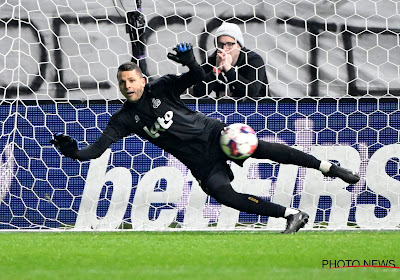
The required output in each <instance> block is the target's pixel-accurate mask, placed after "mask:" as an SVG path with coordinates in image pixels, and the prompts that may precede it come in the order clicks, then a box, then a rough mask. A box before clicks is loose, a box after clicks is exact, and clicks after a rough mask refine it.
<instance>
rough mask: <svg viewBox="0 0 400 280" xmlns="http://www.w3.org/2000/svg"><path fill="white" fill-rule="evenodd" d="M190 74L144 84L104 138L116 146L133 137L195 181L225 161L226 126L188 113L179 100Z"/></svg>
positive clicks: (111, 119)
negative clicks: (180, 166)
mask: <svg viewBox="0 0 400 280" xmlns="http://www.w3.org/2000/svg"><path fill="white" fill-rule="evenodd" d="M190 74H191V73H190V72H188V73H184V74H182V75H180V76H177V75H166V76H163V77H161V78H160V79H157V80H155V81H153V82H152V83H149V84H147V85H146V86H145V88H144V92H143V95H142V97H141V98H140V99H139V100H138V101H137V102H136V103H131V102H128V101H126V102H125V103H124V104H123V105H122V107H121V108H120V109H119V110H118V111H117V112H115V113H114V114H113V115H112V117H111V118H110V120H109V122H108V124H107V127H106V128H105V130H104V132H103V135H105V136H107V137H108V138H110V139H111V140H112V142H117V141H118V140H120V139H122V138H124V137H126V136H128V135H130V134H132V133H135V134H136V135H138V136H141V137H142V138H144V139H146V140H148V141H149V142H151V143H153V144H155V145H156V146H158V147H160V148H162V149H164V150H165V151H167V152H168V153H170V154H172V155H174V156H175V157H176V158H177V159H179V160H180V161H181V162H182V163H184V164H185V165H186V166H188V167H189V168H190V169H191V170H192V173H193V175H194V176H195V177H203V175H204V174H203V173H204V171H207V170H208V169H209V167H210V166H212V165H213V164H214V163H215V161H216V160H219V159H222V160H224V161H226V157H225V156H224V155H223V154H222V152H221V151H220V148H219V145H218V139H219V135H220V131H221V130H222V129H223V127H224V126H226V125H225V124H224V123H222V122H220V121H219V120H218V119H214V118H209V117H207V116H206V115H204V114H203V113H200V112H195V111H193V110H191V109H189V108H188V107H187V106H186V105H185V104H184V103H183V101H182V100H181V99H180V97H179V96H180V94H181V93H182V92H183V91H184V90H186V88H188V87H190V86H191V85H192V82H193V81H192V80H193V79H192V78H191V76H190ZM204 169H207V170H204ZM208 171H209V170H208ZM196 175H197V176H196Z"/></svg>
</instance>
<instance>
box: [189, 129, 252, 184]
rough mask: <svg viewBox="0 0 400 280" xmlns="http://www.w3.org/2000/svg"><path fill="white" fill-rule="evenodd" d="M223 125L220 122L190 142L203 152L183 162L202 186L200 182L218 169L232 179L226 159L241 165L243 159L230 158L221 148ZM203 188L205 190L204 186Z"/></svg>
mask: <svg viewBox="0 0 400 280" xmlns="http://www.w3.org/2000/svg"><path fill="white" fill-rule="evenodd" d="M225 126H226V124H224V123H221V124H220V125H217V126H215V127H214V128H213V129H212V130H210V132H208V133H206V134H205V135H203V136H202V137H201V138H199V139H196V140H195V141H194V142H192V143H191V145H194V146H193V147H195V149H196V150H199V151H203V153H199V155H197V156H194V157H193V158H192V159H191V160H188V162H183V163H184V164H186V166H187V167H188V168H189V169H190V171H191V172H192V174H193V176H194V177H195V178H196V179H197V180H198V181H199V183H200V186H202V182H205V181H207V179H208V178H210V177H211V176H212V175H213V174H215V173H217V172H219V171H222V172H224V173H226V174H227V175H228V176H229V179H230V180H231V181H232V180H233V178H234V176H233V173H232V170H231V168H230V166H229V165H228V163H227V161H228V160H232V161H234V162H235V163H237V164H238V165H240V166H242V165H243V162H244V160H233V159H230V158H229V157H228V156H227V155H225V153H224V152H223V151H222V149H221V146H220V143H219V141H220V140H219V139H220V136H221V131H222V129H223V128H224V127H225ZM203 185H204V184H203ZM202 188H203V187H202ZM203 190H204V191H205V192H207V191H206V190H205V189H204V188H203Z"/></svg>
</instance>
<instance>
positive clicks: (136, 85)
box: [118, 70, 146, 103]
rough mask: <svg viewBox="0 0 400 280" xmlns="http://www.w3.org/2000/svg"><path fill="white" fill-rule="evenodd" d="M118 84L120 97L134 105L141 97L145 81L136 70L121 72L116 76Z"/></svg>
mask: <svg viewBox="0 0 400 280" xmlns="http://www.w3.org/2000/svg"><path fill="white" fill-rule="evenodd" d="M118 84H119V90H120V91H121V93H122V95H123V96H125V98H126V99H127V100H128V101H129V102H133V103H134V102H136V101H138V100H139V99H140V98H141V97H142V95H143V91H144V86H145V85H146V79H145V78H143V77H142V75H141V74H140V73H139V72H138V71H136V70H132V71H121V72H119V74H118Z"/></svg>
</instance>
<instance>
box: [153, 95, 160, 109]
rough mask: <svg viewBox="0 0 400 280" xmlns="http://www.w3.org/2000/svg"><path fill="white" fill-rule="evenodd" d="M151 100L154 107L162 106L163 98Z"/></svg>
mask: <svg viewBox="0 0 400 280" xmlns="http://www.w3.org/2000/svg"><path fill="white" fill-rule="evenodd" d="M151 101H152V102H153V108H154V109H157V108H158V106H160V104H161V100H160V99H157V98H152V99H151Z"/></svg>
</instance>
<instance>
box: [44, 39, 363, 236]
mask: <svg viewBox="0 0 400 280" xmlns="http://www.w3.org/2000/svg"><path fill="white" fill-rule="evenodd" d="M173 50H174V51H175V52H174V53H168V58H169V59H171V60H173V61H175V62H177V63H180V64H182V65H185V66H187V67H188V68H189V71H188V72H186V73H183V74H182V75H171V74H170V75H165V76H163V77H161V78H159V79H156V80H154V81H152V82H151V83H148V84H146V80H145V78H143V76H142V72H141V70H140V68H139V67H138V66H137V65H136V64H134V63H132V62H127V63H124V64H122V65H120V66H119V68H118V73H117V78H118V84H119V89H120V91H121V93H122V94H123V95H124V97H125V98H126V101H125V102H124V104H123V105H122V106H121V108H120V109H119V110H118V111H117V112H115V113H114V114H113V115H112V116H111V118H110V120H109V122H108V124H107V126H106V128H105V129H104V131H103V133H102V134H101V135H100V136H99V138H97V140H96V141H95V142H94V143H93V144H91V145H88V146H86V147H84V148H82V149H79V148H78V144H77V141H76V140H75V139H73V138H71V137H70V136H68V135H65V134H56V135H54V139H53V140H51V143H52V144H54V145H55V146H56V147H57V148H59V150H60V151H61V153H62V154H63V155H65V156H66V157H69V158H72V159H77V160H89V159H94V158H98V157H100V156H101V155H102V154H103V152H104V151H105V150H106V149H107V148H108V147H109V146H110V145H111V144H113V143H115V142H117V141H118V140H120V139H122V138H124V137H126V136H128V135H130V134H132V133H135V134H136V135H138V136H140V137H142V138H144V139H146V140H148V141H149V142H151V143H153V144H155V145H157V146H158V147H160V148H162V149H164V150H165V151H166V152H168V153H170V154H172V155H174V156H175V157H176V158H177V159H179V160H180V161H181V162H182V163H183V164H185V165H186V166H187V167H188V168H189V169H190V170H191V172H192V174H193V176H194V177H195V178H196V179H197V180H198V181H199V184H200V186H201V188H202V189H203V190H204V192H206V193H207V194H208V195H210V196H212V197H214V198H215V199H216V200H217V201H218V202H219V203H222V204H224V205H226V206H229V207H232V208H234V209H237V210H239V211H242V212H247V213H250V214H257V215H263V216H271V217H282V218H286V220H287V225H286V229H285V230H284V231H283V233H295V232H297V231H298V230H299V229H300V228H302V227H303V226H304V225H305V224H306V223H307V222H308V218H309V216H308V215H307V214H306V213H305V212H302V211H299V210H297V209H294V208H289V207H288V208H286V207H284V206H281V205H278V204H275V203H272V202H269V201H266V200H264V199H262V198H260V197H257V196H254V195H250V194H243V193H238V192H236V191H235V190H234V189H233V188H232V186H231V184H230V182H231V181H232V179H233V173H232V171H231V169H230V167H229V165H228V164H227V160H232V161H234V162H236V163H237V164H239V165H242V164H243V161H244V160H235V159H230V158H228V157H227V156H226V155H225V153H223V151H222V150H221V147H220V144H219V138H220V135H221V131H222V130H223V129H224V127H226V126H227V125H226V124H225V123H222V122H221V121H219V120H218V119H215V118H210V117H207V116H205V115H204V114H202V113H200V112H195V111H192V110H191V109H189V108H188V107H187V106H186V105H185V104H184V102H183V101H182V100H181V99H180V95H181V94H182V93H183V92H184V91H185V90H186V89H187V88H189V87H191V86H192V85H194V84H196V83H198V82H200V81H202V80H203V79H204V77H205V72H204V70H203V69H202V68H201V67H200V65H199V64H198V63H197V62H196V59H195V56H194V54H193V47H192V45H191V44H188V43H180V44H178V45H177V46H176V47H175V48H174V49H173ZM251 157H253V158H258V159H270V160H273V161H275V162H278V163H283V164H295V165H298V166H304V167H308V168H313V169H318V170H320V171H321V172H322V173H323V174H324V175H326V176H330V177H339V178H341V179H342V180H344V181H345V182H347V183H349V184H354V183H356V182H358V181H359V179H360V177H359V175H358V174H356V173H355V172H352V171H350V170H347V169H344V168H342V167H339V166H337V165H334V164H331V163H329V162H327V161H320V160H318V159H316V158H315V157H314V156H312V155H309V154H306V153H304V152H301V151H299V150H296V149H294V148H291V147H289V146H287V145H283V144H279V143H269V142H265V141H262V140H259V143H258V147H257V149H256V151H255V152H254V153H253V154H252V155H251Z"/></svg>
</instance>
